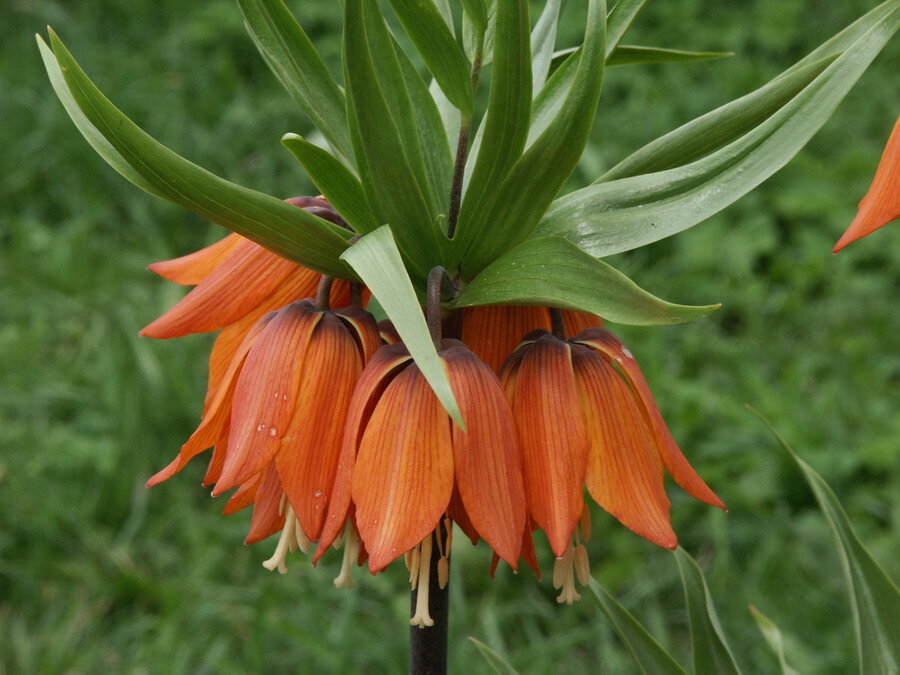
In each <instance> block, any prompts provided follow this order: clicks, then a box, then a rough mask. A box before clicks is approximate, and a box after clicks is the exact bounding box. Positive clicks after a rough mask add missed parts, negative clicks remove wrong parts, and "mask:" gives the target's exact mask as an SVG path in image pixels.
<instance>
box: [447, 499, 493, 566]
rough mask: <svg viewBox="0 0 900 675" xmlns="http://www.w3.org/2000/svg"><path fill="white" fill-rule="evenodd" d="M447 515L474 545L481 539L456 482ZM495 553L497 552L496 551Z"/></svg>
mask: <svg viewBox="0 0 900 675" xmlns="http://www.w3.org/2000/svg"><path fill="white" fill-rule="evenodd" d="M447 517H448V518H449V519H450V520H452V521H453V522H454V523H456V524H457V525H459V529H461V530H462V531H463V534H464V535H466V536H467V537H468V538H469V541H471V542H472V545H473V546H474V545H475V544H477V543H478V540H479V539H481V537H479V536H478V530H476V529H475V526H474V525H473V524H472V520H471V519H470V518H469V514H468V513H466V507H465V505H464V504H463V502H462V497H460V496H459V486H458V485H457V484H456V483H455V482H454V483H453V492H452V493H451V495H450V503H449V504H447ZM494 555H497V554H496V553H495V554H494ZM498 560H499V558H498Z"/></svg>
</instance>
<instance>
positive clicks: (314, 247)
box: [44, 30, 352, 277]
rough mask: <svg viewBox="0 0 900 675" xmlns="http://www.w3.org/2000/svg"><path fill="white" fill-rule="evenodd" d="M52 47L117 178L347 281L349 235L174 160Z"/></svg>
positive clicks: (53, 38)
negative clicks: (120, 174) (103, 143)
mask: <svg viewBox="0 0 900 675" xmlns="http://www.w3.org/2000/svg"><path fill="white" fill-rule="evenodd" d="M50 44H51V46H52V48H53V56H54V57H55V58H56V62H57V64H58V65H59V72H60V73H61V74H62V76H63V78H64V86H65V87H66V88H67V90H68V94H69V96H71V101H74V104H75V105H77V106H78V109H79V110H80V111H81V113H82V114H83V115H84V116H85V118H86V119H87V122H88V123H89V124H90V126H91V127H92V128H93V129H94V130H96V133H97V134H99V135H100V136H102V137H103V138H104V139H105V140H106V142H107V143H108V144H109V146H111V147H112V148H113V149H114V151H115V154H114V155H110V153H109V152H108V147H107V148H106V151H107V152H106V154H103V153H101V156H103V158H104V159H107V160H109V159H112V160H114V162H110V164H111V166H112V167H113V168H114V169H119V168H124V166H125V165H127V166H128V167H130V168H129V169H126V170H125V173H124V174H123V175H125V177H126V178H129V179H132V178H133V176H134V175H135V174H136V175H138V176H140V181H139V182H136V181H134V180H132V182H136V184H137V185H138V186H139V187H144V185H143V184H146V185H147V186H149V188H150V189H149V190H148V191H149V192H150V193H151V194H154V195H157V196H159V197H163V198H165V199H168V200H169V201H172V202H175V203H176V204H179V205H181V206H183V207H185V208H186V209H189V210H191V211H193V212H194V213H196V214H198V215H200V216H202V217H204V218H206V219H208V220H211V221H213V222H214V223H218V224H219V225H222V226H224V227H227V228H228V229H230V230H233V231H234V232H237V233H238V234H241V235H243V236H245V237H247V238H249V239H252V240H253V241H255V242H257V243H259V244H261V245H262V246H265V247H266V248H268V249H270V250H272V251H274V252H275V253H277V254H279V255H281V256H283V257H285V258H288V259H290V260H293V261H295V262H298V263H299V264H301V265H304V266H306V267H310V268H312V269H315V270H317V271H319V272H323V273H326V274H331V275H335V276H339V277H352V274H351V273H350V270H349V269H348V268H347V267H346V266H345V265H343V264H342V263H341V262H340V261H339V260H338V258H339V256H340V254H341V253H342V252H343V251H344V249H346V248H347V246H348V244H347V239H348V238H349V237H350V233H349V232H347V231H346V230H343V229H342V228H340V227H337V226H336V225H333V224H332V223H329V222H327V221H325V220H322V219H321V218H317V217H316V216H313V215H312V214H310V213H308V212H306V211H304V210H303V209H298V208H297V207H295V206H292V205H290V204H286V203H285V202H283V201H282V200H280V199H276V198H275V197H271V196H269V195H266V194H263V193H261V192H256V191H255V190H250V189H249V188H245V187H241V186H240V185H235V184H234V183H230V182H228V181H226V180H224V179H222V178H219V177H218V176H216V175H214V174H212V173H210V172H209V171H206V170H205V169H202V168H200V167H199V166H197V165H196V164H193V163H191V162H189V161H188V160H186V159H184V158H183V157H180V156H179V155H177V154H175V153H174V152H172V151H171V150H169V149H168V148H166V147H165V146H163V145H161V144H160V143H158V142H157V141H155V140H154V139H153V138H151V137H150V136H148V135H147V134H146V133H145V132H144V131H142V130H141V129H140V128H139V127H138V126H137V125H136V124H134V122H132V121H131V120H129V119H128V118H127V117H126V116H125V115H123V114H122V112H121V111H119V110H118V109H117V108H116V107H115V106H114V105H113V104H112V103H111V102H110V101H109V100H108V99H107V98H106V97H105V96H103V94H102V93H101V92H100V90H99V89H97V87H96V86H95V85H94V83H93V82H91V80H90V79H89V78H88V77H87V75H85V73H84V71H83V70H82V69H81V67H80V66H79V65H78V63H77V62H76V61H75V59H74V58H73V57H72V55H71V54H70V53H69V51H68V50H67V49H66V48H65V46H64V45H63V43H62V42H61V41H60V39H59V37H57V35H56V33H54V32H53V31H52V30H51V31H50ZM46 49H47V48H46V46H44V50H46ZM58 84H60V86H63V83H58ZM67 98H68V97H67ZM82 123H83V120H82ZM119 158H121V159H119ZM122 162H124V164H122Z"/></svg>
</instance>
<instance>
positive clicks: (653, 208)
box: [535, 1, 900, 256]
mask: <svg viewBox="0 0 900 675" xmlns="http://www.w3.org/2000/svg"><path fill="white" fill-rule="evenodd" d="M873 11H875V12H877V13H879V16H880V17H881V18H880V19H879V20H878V21H876V22H875V23H874V24H873V25H872V26H871V28H870V29H869V30H868V31H867V32H866V33H864V34H863V35H862V36H860V37H859V38H858V39H857V40H856V41H855V42H854V43H853V44H852V45H851V46H850V47H849V48H848V49H847V50H846V51H845V52H844V53H843V54H841V55H840V56H839V57H838V58H837V59H835V60H834V62H833V63H831V64H830V65H829V66H827V67H826V68H825V70H824V71H823V72H822V73H821V74H820V75H818V77H816V78H815V79H814V80H813V81H812V82H811V83H810V84H809V85H807V86H806V87H805V88H804V89H803V90H802V91H800V92H799V93H798V94H797V95H796V96H794V97H793V98H792V99H791V100H790V101H789V102H788V103H787V104H785V105H784V106H782V107H781V108H780V109H779V110H778V111H777V112H775V113H774V114H773V115H771V116H770V117H769V118H768V119H766V120H765V121H764V122H763V123H762V124H760V125H758V126H756V127H755V128H754V129H752V130H751V131H749V132H748V133H746V134H744V135H743V136H741V137H740V138H739V139H737V140H735V141H733V142H731V143H729V144H728V145H726V146H724V147H723V148H721V149H719V150H717V151H716V152H714V153H713V154H711V155H709V156H707V157H704V158H702V159H700V160H697V161H695V162H692V163H690V164H687V165H685V166H681V167H678V168H675V169H670V170H667V171H661V172H658V173H653V174H647V175H641V176H635V177H631V178H625V179H621V180H616V181H611V182H607V183H600V184H594V185H590V186H588V187H587V188H584V189H582V190H577V191H576V192H573V193H571V194H569V195H566V196H565V197H562V198H561V199H558V200H557V201H556V202H555V203H554V204H553V205H552V206H551V208H550V209H549V210H548V212H547V214H546V215H545V217H544V220H543V221H542V223H541V225H540V226H539V227H538V229H537V231H536V232H535V234H536V236H545V235H550V234H563V235H564V236H566V238H568V239H570V240H571V241H573V242H575V243H576V244H577V245H578V246H580V247H581V248H583V249H584V250H586V251H588V252H589V253H591V254H592V255H596V256H605V255H611V254H613V253H619V252H621V251H627V250H630V249H633V248H636V247H638V246H643V245H645V244H649V243H651V242H653V241H657V240H658V239H662V238H664V237H668V236H671V235H673V234H676V233H678V232H681V231H683V230H685V229H687V228H689V227H692V226H694V225H696V224H697V223H699V222H701V221H703V220H705V219H706V218H708V217H709V216H711V215H713V214H715V213H717V212H718V211H721V210H722V209H723V208H725V207H726V206H728V205H729V204H731V203H732V202H734V201H736V200H737V199H738V198H739V197H741V196H742V195H744V194H746V193H747V192H749V191H750V190H751V189H753V188H754V187H756V186H757V185H759V184H760V183H761V182H762V181H764V180H765V179H766V178H768V177H769V176H771V175H772V174H773V173H775V171H777V170H778V169H780V168H781V167H782V166H784V165H785V164H786V163H787V162H788V161H789V160H790V159H791V157H793V156H794V155H795V154H796V153H797V152H798V151H799V150H800V148H802V147H803V146H804V145H805V144H806V142H807V141H808V140H809V139H810V138H811V137H812V135H813V134H814V133H815V132H816V131H818V129H819V128H820V127H821V126H822V124H824V123H825V120H827V119H828V117H830V115H831V113H832V111H833V110H834V108H835V107H837V105H838V103H840V101H841V99H843V97H844V96H845V95H846V94H847V92H848V91H849V90H850V88H851V87H852V86H853V84H854V83H855V82H856V80H857V79H859V77H860V76H861V75H862V73H863V72H864V71H865V70H866V68H867V67H868V65H869V64H870V63H871V62H872V60H873V59H874V58H875V56H877V54H878V53H879V52H880V51H881V49H882V48H883V47H884V45H885V44H887V42H888V41H889V40H890V38H891V37H892V36H893V35H894V33H895V32H896V31H897V29H898V27H900V7H898V5H897V3H896V1H894V2H892V6H891V7H888V8H885V7H883V6H882V7H881V8H878V9H876V10H873Z"/></svg>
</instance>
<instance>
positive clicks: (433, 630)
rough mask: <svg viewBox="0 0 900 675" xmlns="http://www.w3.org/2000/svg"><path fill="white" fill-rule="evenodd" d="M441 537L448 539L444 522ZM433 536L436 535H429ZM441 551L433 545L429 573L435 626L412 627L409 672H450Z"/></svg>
mask: <svg viewBox="0 0 900 675" xmlns="http://www.w3.org/2000/svg"><path fill="white" fill-rule="evenodd" d="M440 532H441V535H440V536H441V537H443V538H444V540H445V541H446V532H445V530H444V524H443V523H442V524H441V525H440ZM430 536H431V537H432V538H434V536H435V535H434V534H433V533H432V534H431V535H430ZM440 557H441V554H440V550H439V547H438V545H437V542H436V541H433V542H432V546H431V561H430V574H429V576H428V612H429V614H430V615H431V618H432V619H433V620H434V625H433V626H428V627H426V628H419V627H418V626H410V629H409V673H410V675H445V674H446V672H447V628H448V623H449V617H450V584H449V583H448V584H446V585H445V586H444V587H443V588H441V587H440V583H439V574H438V560H440ZM418 595H419V590H418V588H417V589H416V590H414V591H413V592H412V595H411V596H410V613H411V614H413V613H415V611H416V601H417V600H418Z"/></svg>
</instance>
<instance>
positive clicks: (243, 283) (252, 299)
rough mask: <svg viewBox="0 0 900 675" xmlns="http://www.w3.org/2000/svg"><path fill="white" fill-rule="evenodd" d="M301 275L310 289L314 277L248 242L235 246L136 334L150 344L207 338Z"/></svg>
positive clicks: (310, 272)
mask: <svg viewBox="0 0 900 675" xmlns="http://www.w3.org/2000/svg"><path fill="white" fill-rule="evenodd" d="M298 270H302V271H301V272H300V273H301V275H302V276H304V277H305V278H307V279H308V280H309V283H310V285H311V286H312V288H313V289H314V288H315V285H316V284H317V283H318V279H319V276H320V275H319V274H318V273H316V272H313V271H312V270H307V269H305V268H300V267H299V266H298V265H296V264H295V263H292V262H290V261H289V260H285V259H284V258H280V257H278V256H277V255H275V254H274V253H272V252H271V251H268V250H266V249H264V248H263V247H262V246H259V245H258V244H255V243H253V242H252V241H249V240H247V241H244V242H241V243H240V244H239V245H238V246H236V247H235V248H234V250H233V251H232V252H231V254H230V255H229V256H228V257H227V258H226V259H225V261H224V262H222V264H220V265H219V266H218V267H217V268H216V269H215V270H214V271H213V272H212V273H211V274H210V275H209V276H208V277H206V278H205V279H204V280H203V281H202V282H200V284H198V285H197V286H196V287H195V288H194V290H192V291H191V292H190V293H188V294H187V295H186V296H184V298H182V299H181V301H180V302H178V304H176V305H175V306H174V307H173V308H172V309H170V310H169V311H168V312H166V313H165V314H163V315H162V316H161V317H159V318H158V319H157V320H156V321H154V322H153V323H151V324H150V325H149V326H147V327H146V328H144V330H142V331H141V335H144V336H147V337H154V338H172V337H180V336H182V335H188V334H190V333H209V332H212V331H214V330H219V329H220V328H222V327H223V326H227V325H228V324H230V323H234V322H235V321H238V320H239V319H241V318H242V317H244V316H246V315H247V314H249V313H250V312H252V311H253V310H254V309H255V308H256V307H258V306H259V305H260V304H261V303H262V302H263V301H264V300H265V299H266V298H267V297H269V296H270V295H272V294H274V293H275V292H276V291H277V290H278V288H279V287H280V286H281V285H282V284H284V283H285V282H286V281H287V280H288V279H289V278H290V277H291V274H292V273H294V272H297V271H298Z"/></svg>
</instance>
